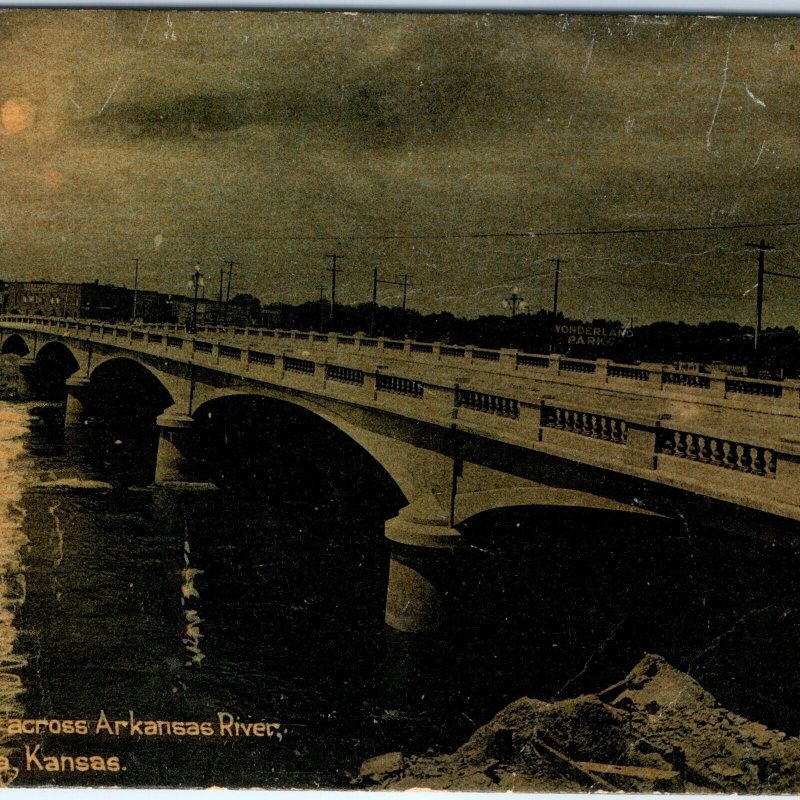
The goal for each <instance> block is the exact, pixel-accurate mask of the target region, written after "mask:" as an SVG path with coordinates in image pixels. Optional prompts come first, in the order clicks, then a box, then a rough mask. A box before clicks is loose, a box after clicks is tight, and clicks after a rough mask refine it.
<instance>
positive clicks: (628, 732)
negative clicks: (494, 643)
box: [356, 655, 800, 793]
mask: <svg viewBox="0 0 800 800" xmlns="http://www.w3.org/2000/svg"><path fill="white" fill-rule="evenodd" d="M356 783H357V784H358V785H359V786H361V787H362V788H379V789H393V790H396V789H411V788H415V787H419V788H423V787H424V788H430V789H459V790H480V789H495V790H498V791H509V790H518V791H527V792H581V791H592V790H593V791H620V790H623V791H628V792H657V791H658V792H726V793H727V792H740V793H744V792H746V793H756V792H761V793H764V792H769V793H785V792H797V791H798V790H800V739H797V738H793V737H790V736H787V735H786V734H785V733H781V732H779V731H774V730H770V729H769V728H767V727H765V726H764V725H761V724H759V723H757V722H750V721H748V720H747V719H745V718H744V717H740V716H738V715H736V714H734V713H732V712H730V711H728V710H727V709H724V708H722V707H720V705H719V704H718V703H717V701H716V700H715V699H714V697H713V696H712V695H711V694H710V693H709V692H707V691H705V689H703V688H702V687H701V686H700V685H699V684H698V683H697V682H696V681H694V680H693V679H692V678H690V677H689V676H688V675H686V674H684V673H682V672H680V671H679V670H676V669H674V668H673V667H671V666H670V665H669V664H667V663H666V662H665V661H664V660H663V659H662V658H661V657H660V656H656V655H647V656H645V657H644V658H643V659H642V661H640V662H639V663H638V664H637V665H636V666H635V667H634V669H633V670H632V671H631V672H630V674H629V675H628V676H627V677H626V678H625V679H624V680H623V681H621V682H620V683H618V684H615V685H614V686H612V687H610V688H608V689H606V690H605V691H603V692H600V693H599V694H597V695H584V696H581V697H577V698H575V699H570V700H560V701H557V702H553V703H545V702H543V701H541V700H532V699H530V698H528V697H523V698H521V699H519V700H516V701H515V702H513V703H511V704H510V705H509V706H507V707H506V708H504V709H503V710H502V711H501V712H500V713H499V714H497V716H495V717H494V719H492V720H491V722H489V723H488V724H486V725H484V726H482V727H480V728H478V730H477V731H475V733H474V734H473V735H472V737H471V738H470V739H469V740H468V741H467V742H466V743H465V744H464V745H462V746H461V747H460V748H459V749H458V750H456V751H455V752H454V753H452V754H450V755H440V756H406V755H404V754H402V753H387V754H385V755H381V756H377V757H376V758H372V759H369V760H368V761H366V762H365V763H364V764H363V766H362V768H361V772H360V774H359V777H358V779H357V781H356Z"/></svg>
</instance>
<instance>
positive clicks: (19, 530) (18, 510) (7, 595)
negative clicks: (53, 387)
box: [0, 406, 29, 785]
mask: <svg viewBox="0 0 800 800" xmlns="http://www.w3.org/2000/svg"><path fill="white" fill-rule="evenodd" d="M28 420H29V416H28V413H27V411H26V409H25V408H24V407H20V406H18V407H5V408H0V716H2V717H12V716H19V715H20V714H21V713H22V711H23V708H24V706H23V702H22V698H23V695H24V693H25V687H24V686H23V683H22V678H21V674H20V673H21V669H22V668H23V667H25V666H26V665H27V659H26V658H25V656H24V655H23V654H22V653H20V652H18V649H17V627H16V626H17V615H18V613H19V611H20V608H21V607H22V605H23V604H24V603H25V599H26V595H27V584H26V575H25V568H24V565H23V561H22V550H23V548H24V547H25V546H26V545H27V543H28V538H27V536H26V535H25V533H24V531H23V523H24V521H25V510H24V509H23V507H22V495H23V491H24V488H25V483H26V478H27V476H26V471H25V470H24V468H23V467H22V465H21V463H20V456H21V455H22V453H23V451H24V437H25V435H26V434H27V432H28ZM13 752H14V748H13V746H12V745H11V743H8V742H2V743H1V744H0V754H2V755H4V756H7V757H10V756H11V755H12V753H13ZM15 777H16V774H15V771H12V772H11V773H10V774H3V773H0V784H2V785H6V784H8V783H10V782H11V781H12V780H13V779H14V778H15Z"/></svg>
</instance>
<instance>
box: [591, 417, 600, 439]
mask: <svg viewBox="0 0 800 800" xmlns="http://www.w3.org/2000/svg"><path fill="white" fill-rule="evenodd" d="M592 436H593V437H594V438H595V439H602V438H603V418H602V417H601V416H600V415H599V414H595V415H594V423H593V425H592Z"/></svg>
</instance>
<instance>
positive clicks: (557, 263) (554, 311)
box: [547, 258, 567, 325]
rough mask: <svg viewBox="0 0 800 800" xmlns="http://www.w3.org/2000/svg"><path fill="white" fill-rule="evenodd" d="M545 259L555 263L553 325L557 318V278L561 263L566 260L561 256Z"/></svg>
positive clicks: (564, 262)
mask: <svg viewBox="0 0 800 800" xmlns="http://www.w3.org/2000/svg"><path fill="white" fill-rule="evenodd" d="M547 260H548V261H551V262H552V263H553V264H555V265H556V274H555V282H554V283H553V325H555V324H556V319H557V318H558V279H559V276H560V274H561V265H562V264H566V263H567V262H566V261H564V259H563V258H548V259H547Z"/></svg>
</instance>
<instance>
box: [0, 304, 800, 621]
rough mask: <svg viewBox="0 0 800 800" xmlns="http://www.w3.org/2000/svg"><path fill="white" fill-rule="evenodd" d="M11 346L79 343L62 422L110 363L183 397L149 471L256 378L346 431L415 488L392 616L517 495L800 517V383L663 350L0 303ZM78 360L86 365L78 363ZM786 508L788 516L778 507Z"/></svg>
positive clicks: (748, 521) (408, 488)
mask: <svg viewBox="0 0 800 800" xmlns="http://www.w3.org/2000/svg"><path fill="white" fill-rule="evenodd" d="M0 346H1V347H2V351H3V352H17V353H20V354H25V351H27V354H26V355H25V361H26V362H27V363H29V364H32V365H33V364H40V365H42V364H44V363H45V361H43V360H42V356H43V354H44V353H46V352H48V350H49V352H50V353H51V355H52V354H53V353H56V352H59V349H61V350H63V352H64V353H66V352H67V351H68V352H69V354H71V357H72V358H73V359H74V362H73V364H72V369H73V370H74V371H73V372H72V375H71V376H70V377H69V380H68V381H67V388H68V393H69V394H68V400H67V414H66V421H67V423H68V424H69V423H70V422H71V421H74V420H75V419H76V418H77V417H79V416H80V414H81V409H82V406H83V404H84V402H85V401H86V399H87V397H88V395H89V394H90V393H91V391H92V388H93V378H95V377H96V372H97V370H98V369H99V368H100V367H101V366H102V364H104V363H107V362H109V361H115V360H118V359H125V360H128V361H135V362H137V363H138V364H140V365H142V366H144V367H145V368H146V369H148V370H149V371H150V372H151V373H152V374H153V375H154V376H155V377H156V378H157V379H158V380H159V381H160V382H161V384H162V386H163V387H164V388H165V389H166V391H167V392H168V393H169V396H170V397H171V399H172V405H171V406H169V407H168V408H165V409H164V411H163V413H162V414H161V415H160V416H159V417H158V420H157V423H158V426H159V430H160V434H159V448H158V457H157V464H156V483H160V484H164V485H172V486H176V485H181V484H182V483H184V482H186V481H189V480H190V479H191V475H192V467H191V464H189V463H188V458H187V456H186V452H187V449H188V448H187V442H188V440H189V439H190V437H191V436H192V428H193V422H194V420H195V419H197V418H198V417H199V416H200V415H201V414H203V413H205V410H206V408H207V407H208V404H209V403H213V402H214V401H215V400H218V399H220V398H223V397H228V396H231V395H239V396H247V395H259V396H265V397H269V398H272V399H276V400H280V401H283V402H288V403H292V404H294V405H298V406H301V407H303V408H305V409H307V410H309V411H312V412H313V413H315V414H317V415H318V416H320V417H322V418H323V419H325V420H327V421H328V422H329V423H331V424H333V425H335V426H336V427H338V428H339V429H340V430H342V431H344V432H345V433H346V434H348V435H349V436H351V437H352V438H353V439H354V440H355V441H356V442H358V443H359V444H360V445H361V446H362V447H364V449H366V450H367V451H368V452H369V453H370V454H371V455H372V456H373V457H374V458H375V459H376V461H378V463H379V464H380V465H382V466H383V468H384V469H386V471H387V472H388V473H389V474H390V475H391V476H392V478H393V479H394V480H395V482H396V483H397V485H398V486H399V487H400V489H401V491H402V492H403V493H404V495H405V497H406V499H407V500H408V505H407V506H406V507H405V508H404V509H402V510H401V512H400V514H399V515H398V516H397V517H395V518H394V519H392V520H389V521H387V523H386V535H387V537H388V538H389V539H390V541H391V542H392V556H391V561H390V574H389V590H388V596H387V612H386V613H387V621H388V622H389V623H390V624H392V625H394V626H395V627H397V628H399V629H401V630H426V629H432V628H434V627H436V625H437V624H438V622H439V620H440V616H441V602H440V601H441V598H440V592H439V584H440V582H441V575H442V573H443V572H446V570H447V563H448V562H447V558H448V557H449V554H451V553H452V552H453V551H455V550H457V549H458V547H459V546H460V545H461V544H462V543H463V538H464V537H463V535H462V534H461V533H460V532H459V530H458V528H457V526H459V525H460V524H461V523H463V522H465V521H466V520H468V519H470V518H472V517H474V516H476V515H477V514H480V513H483V512H486V511H490V510H492V509H497V508H503V507H509V506H520V505H528V506H550V507H552V506H560V507H566V508H574V507H582V508H593V509H596V510H597V511H598V512H617V513H635V514H642V515H657V516H659V517H667V518H673V519H675V520H680V521H681V522H680V524H681V525H685V524H688V523H687V521H689V522H691V524H692V525H693V526H695V527H697V528H708V527H709V526H711V527H713V526H718V527H719V528H720V529H722V530H737V529H738V528H741V527H742V526H745V527H747V528H748V529H750V531H749V532H752V533H755V534H756V535H765V536H773V537H774V536H775V535H776V533H775V532H776V531H777V530H780V531H781V532H782V533H781V534H780V535H784V533H783V532H785V531H787V530H789V531H790V534H789V535H794V534H793V529H794V527H796V526H795V525H794V523H796V522H797V521H800V493H798V489H800V384H798V383H797V382H793V381H783V382H776V381H757V380H750V379H747V378H741V377H733V376H726V375H723V374H720V373H708V374H705V373H695V372H681V371H678V370H675V369H674V368H673V367H671V366H669V365H655V364H648V365H637V366H630V365H621V364H614V363H611V362H606V361H598V362H593V361H582V360H578V359H569V358H566V357H563V356H558V355H556V356H550V355H538V354H526V353H519V352H517V351H514V350H501V351H492V350H480V349H478V348H472V347H455V346H451V345H445V344H440V343H419V342H411V341H408V340H406V341H393V340H384V339H381V338H371V337H367V336H363V335H357V336H343V335H337V334H315V333H313V332H312V333H306V332H297V331H277V330H258V329H237V330H227V331H223V330H218V329H211V328H203V327H201V328H199V329H198V331H197V332H196V333H194V334H192V335H189V334H187V333H186V332H184V331H180V330H177V329H175V327H174V326H137V327H131V326H127V325H108V324H103V323H93V322H89V321H83V320H81V321H73V320H56V319H47V318H34V317H6V318H3V319H0ZM75 365H77V367H76V366H75ZM779 518H780V519H782V520H783V521H791V524H789V525H788V526H787V525H786V524H783V525H777V526H776V525H775V524H774V523H775V520H777V519H779Z"/></svg>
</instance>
